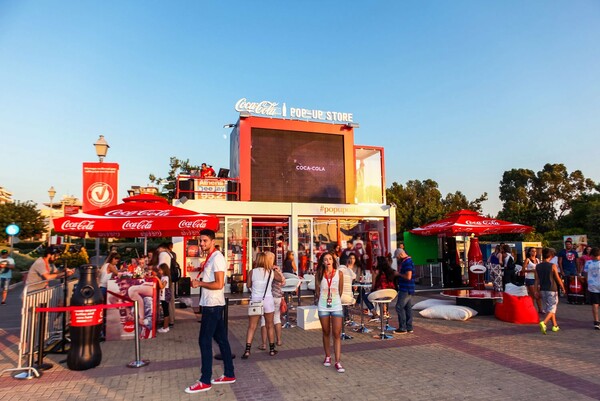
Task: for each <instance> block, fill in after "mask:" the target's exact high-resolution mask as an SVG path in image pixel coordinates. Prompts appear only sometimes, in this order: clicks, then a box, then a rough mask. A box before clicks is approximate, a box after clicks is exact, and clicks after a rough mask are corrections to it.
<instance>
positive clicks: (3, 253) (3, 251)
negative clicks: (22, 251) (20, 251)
mask: <svg viewBox="0 0 600 401" xmlns="http://www.w3.org/2000/svg"><path fill="white" fill-rule="evenodd" d="M7 253H8V251H7V250H6V249H3V250H1V251H0V254H2V255H6V254H7Z"/></svg>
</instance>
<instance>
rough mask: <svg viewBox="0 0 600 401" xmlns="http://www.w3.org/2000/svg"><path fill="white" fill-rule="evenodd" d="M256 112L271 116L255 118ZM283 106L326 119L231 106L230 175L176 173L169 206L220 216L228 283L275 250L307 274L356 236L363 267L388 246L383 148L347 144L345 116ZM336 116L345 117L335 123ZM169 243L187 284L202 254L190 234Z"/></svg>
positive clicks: (391, 226) (349, 128)
mask: <svg viewBox="0 0 600 401" xmlns="http://www.w3.org/2000/svg"><path fill="white" fill-rule="evenodd" d="M239 104H240V103H239V102H238V105H239ZM246 105H253V104H252V103H249V102H246ZM254 105H256V104H254ZM261 110H267V111H268V112H269V114H267V115H268V117H269V118H265V117H262V116H260V115H256V114H257V113H260V112H261ZM289 110H290V114H291V112H292V111H294V112H295V114H297V115H300V116H302V115H303V114H306V115H310V116H311V117H319V116H322V117H323V119H324V120H325V121H328V122H323V121H299V120H289V119H284V118H274V117H286V115H285V114H286V109H285V104H284V106H283V107H282V108H275V107H272V108H262V109H261V108H259V107H248V106H247V107H246V109H242V110H240V109H239V108H238V111H240V118H239V120H238V121H237V123H236V124H235V125H234V126H233V130H232V132H231V135H230V141H231V142H230V163H229V169H221V170H220V173H219V175H218V177H215V178H201V177H199V176H197V175H195V174H185V175H180V176H179V177H178V182H177V188H178V192H177V198H178V200H176V201H175V202H174V204H175V205H177V206H180V207H183V208H186V209H190V210H193V211H197V212H201V213H206V214H212V215H215V216H218V217H219V219H220V231H219V232H218V233H217V244H218V245H219V247H220V249H221V250H222V251H223V253H224V254H225V258H226V260H227V265H228V271H227V277H228V282H229V283H232V282H233V283H241V282H245V281H246V274H247V271H248V270H249V268H250V267H251V266H252V261H253V257H254V256H255V255H256V253H257V252H260V251H271V252H274V253H275V254H276V255H277V259H276V263H277V264H278V265H279V266H282V264H283V260H284V258H285V255H286V253H287V251H288V250H289V251H293V252H294V257H295V260H296V265H297V266H298V268H299V270H300V271H301V272H302V271H310V270H312V269H314V267H315V266H316V262H317V257H318V256H319V255H320V254H321V253H322V252H323V251H325V250H328V249H334V248H335V246H336V245H340V246H341V247H342V248H345V247H346V242H347V241H348V240H349V239H351V238H352V237H356V236H358V237H359V238H360V239H361V240H362V244H363V246H364V252H365V254H366V255H367V258H366V259H367V261H368V262H367V263H370V261H371V260H373V258H374V257H376V256H378V255H385V254H386V253H388V252H392V251H393V249H394V248H395V245H396V237H395V232H396V227H395V209H394V208H393V207H390V206H389V205H386V202H385V179H384V171H385V169H384V152H383V148H382V147H373V146H362V145H355V144H354V128H355V127H356V126H357V124H354V123H352V121H351V119H352V114H349V113H334V114H332V113H331V112H324V111H323V112H320V111H316V113H315V111H314V110H310V111H308V112H303V110H304V109H293V108H289ZM277 112H278V113H279V115H277ZM328 113H329V114H328ZM336 116H339V117H340V118H344V119H346V120H348V119H350V121H346V122H344V123H339V122H338V121H336V120H333V119H335V118H336ZM328 117H329V118H328ZM227 170H229V171H227ZM173 242H174V251H175V252H176V253H177V254H178V255H183V264H182V267H184V269H183V270H185V273H184V275H186V276H191V277H194V278H195V277H196V275H197V273H196V272H198V271H199V267H200V266H201V263H202V262H203V260H204V257H205V255H202V254H201V253H200V251H199V247H198V244H199V242H198V238H195V237H185V238H174V239H173ZM230 287H234V286H233V285H232V286H229V285H226V291H229V290H230ZM239 287H240V286H239V285H237V286H236V287H235V288H239ZM234 291H235V289H234Z"/></svg>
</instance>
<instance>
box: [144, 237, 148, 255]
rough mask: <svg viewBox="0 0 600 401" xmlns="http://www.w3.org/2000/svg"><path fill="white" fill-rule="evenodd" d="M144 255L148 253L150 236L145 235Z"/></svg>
mask: <svg viewBox="0 0 600 401" xmlns="http://www.w3.org/2000/svg"><path fill="white" fill-rule="evenodd" d="M144 255H148V237H144Z"/></svg>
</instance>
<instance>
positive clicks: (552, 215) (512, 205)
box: [498, 164, 595, 233]
mask: <svg viewBox="0 0 600 401" xmlns="http://www.w3.org/2000/svg"><path fill="white" fill-rule="evenodd" d="M594 186H595V184H594V182H593V181H592V180H590V179H587V178H585V177H584V175H583V173H582V172H581V171H579V170H575V171H573V172H572V173H570V174H569V173H568V171H567V169H566V167H565V166H564V165H563V164H546V165H544V167H543V169H542V170H540V171H539V172H537V173H534V172H533V171H532V170H529V169H512V170H509V171H506V172H504V174H503V175H502V180H501V181H500V200H501V201H502V202H503V205H502V210H501V211H500V213H499V214H498V217H499V218H501V219H505V220H510V221H515V222H518V223H522V224H527V225H531V226H534V227H535V228H536V230H537V231H540V232H542V233H544V232H548V231H552V230H555V229H556V223H557V221H558V219H560V218H561V217H563V216H565V214H567V213H568V212H569V211H570V210H571V209H572V206H573V203H574V202H576V201H577V200H580V199H582V197H583V196H585V195H588V194H591V193H592V191H593V190H594Z"/></svg>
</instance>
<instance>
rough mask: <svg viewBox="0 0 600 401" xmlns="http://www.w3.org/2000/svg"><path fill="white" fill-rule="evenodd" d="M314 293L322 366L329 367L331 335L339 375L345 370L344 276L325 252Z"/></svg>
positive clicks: (318, 268) (320, 262)
mask: <svg viewBox="0 0 600 401" xmlns="http://www.w3.org/2000/svg"><path fill="white" fill-rule="evenodd" d="M316 283H318V285H315V290H316V291H315V292H316V294H315V295H316V298H317V299H318V309H317V310H318V313H319V320H320V321H321V329H322V330H323V350H324V351H325V360H324V361H323V365H324V366H331V348H330V347H331V344H330V341H331V340H330V337H331V336H332V335H333V350H334V353H335V369H336V370H337V371H338V372H339V373H344V372H345V371H346V370H345V369H344V368H343V367H342V364H341V361H340V359H341V356H342V338H341V335H342V324H343V319H344V311H343V308H342V299H341V294H342V292H343V289H344V275H343V273H342V272H341V271H340V270H339V269H338V264H337V261H336V258H335V254H334V253H333V252H332V251H329V252H325V253H324V254H322V255H321V257H320V258H319V265H318V266H317V276H316Z"/></svg>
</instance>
